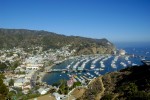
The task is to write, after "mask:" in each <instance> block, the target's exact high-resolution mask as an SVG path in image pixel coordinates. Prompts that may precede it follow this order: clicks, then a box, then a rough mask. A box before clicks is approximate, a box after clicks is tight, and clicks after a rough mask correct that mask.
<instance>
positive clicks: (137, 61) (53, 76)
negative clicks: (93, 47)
mask: <svg viewBox="0 0 150 100" xmlns="http://www.w3.org/2000/svg"><path fill="white" fill-rule="evenodd" d="M118 48H120V49H124V50H125V51H126V53H127V54H128V55H131V56H128V58H126V56H119V57H118V60H117V61H116V62H115V65H116V68H113V67H112V66H111V64H112V61H113V60H114V59H115V57H116V56H113V55H109V57H108V55H103V56H104V57H103V58H102V59H99V60H98V61H97V62H96V63H95V64H94V65H95V68H94V69H91V68H90V67H91V65H92V62H93V61H94V59H92V57H87V58H88V59H89V62H87V63H86V66H85V69H88V71H86V72H85V71H82V72H66V73H62V72H51V73H47V74H46V75H45V76H44V77H43V80H42V81H43V82H46V83H47V84H49V85H52V84H53V83H55V82H58V81H59V80H61V79H66V80H69V77H70V75H76V76H77V77H78V78H77V81H80V80H79V79H83V78H84V77H86V78H89V79H92V78H94V77H98V76H100V75H104V74H105V73H108V72H113V71H117V70H120V69H123V68H125V67H127V66H129V67H130V66H132V65H142V62H141V59H145V60H150V47H137V46H133V47H131V46H129V47H127V46H125V47H118ZM100 57H102V55H99V56H97V58H100ZM104 58H108V59H107V60H106V61H103V64H104V65H105V67H104V68H102V66H101V65H100V61H102V60H103V59H104ZM82 59H85V57H79V58H78V59H71V60H67V61H64V62H63V63H61V64H59V65H56V66H54V67H53V68H55V69H57V68H59V69H61V68H63V69H64V68H66V67H67V66H68V65H69V64H70V68H73V66H74V65H75V64H76V63H77V62H78V61H81V60H82ZM95 59H96V58H95ZM85 61H86V60H83V61H82V62H80V64H79V65H78V67H79V66H81V65H82V64H83V62H85ZM121 63H124V64H125V65H127V66H123V65H122V64H121ZM100 68H101V69H103V70H99V69H100Z"/></svg>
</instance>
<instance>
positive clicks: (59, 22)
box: [0, 0, 150, 43]
mask: <svg viewBox="0 0 150 100" xmlns="http://www.w3.org/2000/svg"><path fill="white" fill-rule="evenodd" d="M0 28H10V29H12V28H13V29H14V28H15V29H31V30H45V31H50V32H55V33H58V34H64V35H67V36H70V35H73V36H83V37H89V38H97V39H100V38H107V39H108V40H110V41H111V42H115V43H117V42H143V43H144V42H150V0H0Z"/></svg>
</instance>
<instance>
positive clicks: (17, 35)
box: [0, 28, 115, 54]
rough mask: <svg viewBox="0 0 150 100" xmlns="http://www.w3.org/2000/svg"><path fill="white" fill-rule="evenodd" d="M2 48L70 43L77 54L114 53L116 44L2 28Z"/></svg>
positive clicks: (54, 45)
mask: <svg viewBox="0 0 150 100" xmlns="http://www.w3.org/2000/svg"><path fill="white" fill-rule="evenodd" d="M0 45H1V46H0V49H3V48H6V49H9V48H13V47H22V48H30V47H35V46H41V47H43V50H47V49H49V48H58V49H59V48H61V47H63V46H67V45H69V48H70V50H72V49H75V50H76V54H96V53H112V51H113V50H114V49H115V47H114V45H113V44H112V43H111V42H109V41H108V40H107V39H92V38H85V37H79V36H65V35H60V34H56V33H53V32H47V31H36V30H26V29H2V28H1V29H0Z"/></svg>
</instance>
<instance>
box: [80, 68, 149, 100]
mask: <svg viewBox="0 0 150 100" xmlns="http://www.w3.org/2000/svg"><path fill="white" fill-rule="evenodd" d="M78 100H150V66H144V65H143V66H134V67H128V68H126V69H123V70H120V71H119V72H111V73H108V74H105V75H104V76H100V77H98V78H96V79H93V82H91V83H90V84H89V85H88V89H86V91H85V92H84V93H83V95H82V96H81V97H80V98H78Z"/></svg>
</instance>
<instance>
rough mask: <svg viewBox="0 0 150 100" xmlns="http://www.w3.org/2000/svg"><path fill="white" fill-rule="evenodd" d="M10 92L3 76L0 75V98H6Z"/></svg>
mask: <svg viewBox="0 0 150 100" xmlns="http://www.w3.org/2000/svg"><path fill="white" fill-rule="evenodd" d="M7 94H8V89H7V87H6V85H5V84H4V83H3V80H2V78H1V77H0V99H1V100H5V99H6V96H7Z"/></svg>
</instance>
